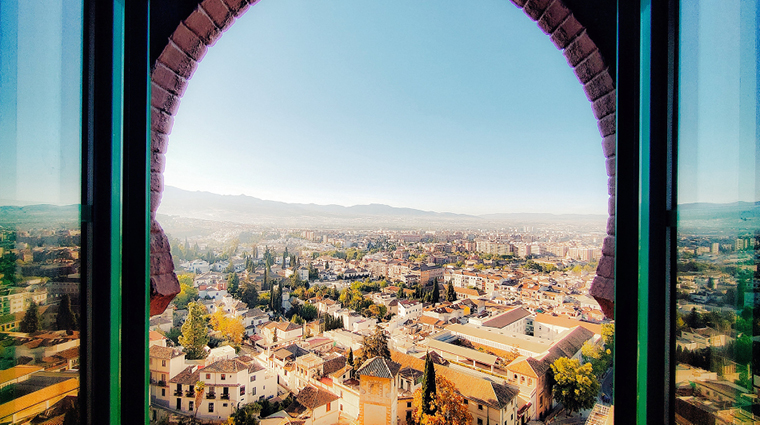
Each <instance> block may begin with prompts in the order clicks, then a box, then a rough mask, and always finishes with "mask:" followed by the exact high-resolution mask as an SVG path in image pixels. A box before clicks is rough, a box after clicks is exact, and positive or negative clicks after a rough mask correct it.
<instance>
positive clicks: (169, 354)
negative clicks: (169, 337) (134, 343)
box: [148, 345, 182, 360]
mask: <svg viewBox="0 0 760 425" xmlns="http://www.w3.org/2000/svg"><path fill="white" fill-rule="evenodd" d="M148 355H149V356H150V357H153V358H154V359H161V360H170V359H173V358H175V357H179V356H181V355H182V352H180V351H177V350H175V349H173V348H171V347H161V346H160V345H153V346H151V347H150V349H149V350H148Z"/></svg>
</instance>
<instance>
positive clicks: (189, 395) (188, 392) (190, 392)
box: [185, 390, 195, 397]
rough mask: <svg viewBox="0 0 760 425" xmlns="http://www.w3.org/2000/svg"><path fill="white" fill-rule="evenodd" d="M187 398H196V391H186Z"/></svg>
mask: <svg viewBox="0 0 760 425" xmlns="http://www.w3.org/2000/svg"><path fill="white" fill-rule="evenodd" d="M185 397H195V390H187V391H185Z"/></svg>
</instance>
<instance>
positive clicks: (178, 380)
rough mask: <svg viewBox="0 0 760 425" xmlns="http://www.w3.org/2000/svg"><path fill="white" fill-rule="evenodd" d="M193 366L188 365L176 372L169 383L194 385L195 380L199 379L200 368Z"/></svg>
mask: <svg viewBox="0 0 760 425" xmlns="http://www.w3.org/2000/svg"><path fill="white" fill-rule="evenodd" d="M193 369H195V366H188V367H186V368H185V370H183V371H182V372H180V373H178V374H177V375H176V376H175V377H174V378H172V379H170V380H169V383H170V384H183V385H195V383H196V382H198V381H200V380H201V372H200V370H196V371H195V372H193Z"/></svg>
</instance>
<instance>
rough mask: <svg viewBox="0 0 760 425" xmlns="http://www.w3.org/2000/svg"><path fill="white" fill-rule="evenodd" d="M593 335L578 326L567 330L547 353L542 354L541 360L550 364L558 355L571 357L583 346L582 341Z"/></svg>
mask: <svg viewBox="0 0 760 425" xmlns="http://www.w3.org/2000/svg"><path fill="white" fill-rule="evenodd" d="M593 336H594V332H592V331H590V330H588V329H585V328H583V327H581V326H578V327H576V328H575V329H573V330H572V331H570V332H568V333H567V334H566V335H565V336H564V337H563V338H562V339H560V340H559V341H557V342H555V343H554V344H553V345H552V346H551V348H549V354H547V355H546V356H544V358H543V359H541V360H544V361H545V362H547V363H549V364H551V363H554V361H555V360H557V359H558V358H560V357H567V358H572V357H573V356H574V355H575V353H577V352H578V350H580V349H581V347H583V343H585V342H586V341H588V340H589V339H591V338H592V337H593Z"/></svg>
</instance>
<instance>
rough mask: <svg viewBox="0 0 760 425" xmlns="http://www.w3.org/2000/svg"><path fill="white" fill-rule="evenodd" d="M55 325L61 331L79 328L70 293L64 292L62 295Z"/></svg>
mask: <svg viewBox="0 0 760 425" xmlns="http://www.w3.org/2000/svg"><path fill="white" fill-rule="evenodd" d="M55 327H56V329H58V330H59V331H63V330H66V331H70V330H74V329H76V328H77V318H76V316H75V315H74V310H72V309H71V299H70V298H69V295H68V294H64V295H63V297H61V304H60V305H59V306H58V315H57V316H56V318H55Z"/></svg>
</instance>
